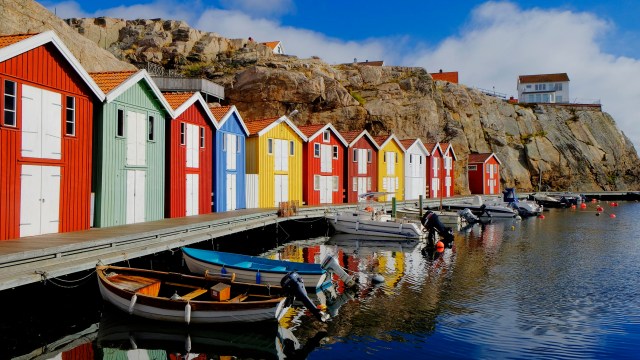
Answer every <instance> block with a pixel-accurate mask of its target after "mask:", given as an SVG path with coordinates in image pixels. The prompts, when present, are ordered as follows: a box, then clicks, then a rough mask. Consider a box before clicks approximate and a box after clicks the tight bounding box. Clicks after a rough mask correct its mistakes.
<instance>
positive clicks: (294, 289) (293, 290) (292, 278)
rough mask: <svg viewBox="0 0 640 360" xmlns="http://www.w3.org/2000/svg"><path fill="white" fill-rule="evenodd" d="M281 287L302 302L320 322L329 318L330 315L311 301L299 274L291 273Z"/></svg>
mask: <svg viewBox="0 0 640 360" xmlns="http://www.w3.org/2000/svg"><path fill="white" fill-rule="evenodd" d="M280 286H282V288H283V289H284V290H285V292H286V293H287V295H289V296H293V297H295V298H296V299H298V300H300V301H302V303H303V304H304V306H306V307H307V309H309V311H311V313H312V314H313V315H314V316H315V317H316V318H317V319H318V320H320V321H322V322H325V321H327V319H328V318H329V315H327V314H326V313H324V312H322V311H320V309H318V308H317V307H316V305H315V304H314V303H313V301H311V299H309V296H308V295H307V290H306V289H305V288H304V281H303V280H302V277H300V275H298V273H297V272H295V271H291V272H289V273H287V275H285V276H284V277H283V278H282V280H280Z"/></svg>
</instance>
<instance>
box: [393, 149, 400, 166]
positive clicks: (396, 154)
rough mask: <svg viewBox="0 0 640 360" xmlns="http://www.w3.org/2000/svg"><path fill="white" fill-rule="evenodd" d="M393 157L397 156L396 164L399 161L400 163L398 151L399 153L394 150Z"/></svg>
mask: <svg viewBox="0 0 640 360" xmlns="http://www.w3.org/2000/svg"><path fill="white" fill-rule="evenodd" d="M393 157H395V158H396V164H397V163H398V158H399V157H400V156H398V153H397V152H394V153H393Z"/></svg>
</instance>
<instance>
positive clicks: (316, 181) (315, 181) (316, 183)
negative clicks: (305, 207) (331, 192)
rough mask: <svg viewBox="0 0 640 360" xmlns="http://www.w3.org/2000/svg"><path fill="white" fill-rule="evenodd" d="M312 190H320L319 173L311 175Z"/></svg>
mask: <svg viewBox="0 0 640 360" xmlns="http://www.w3.org/2000/svg"><path fill="white" fill-rule="evenodd" d="M313 190H320V175H313Z"/></svg>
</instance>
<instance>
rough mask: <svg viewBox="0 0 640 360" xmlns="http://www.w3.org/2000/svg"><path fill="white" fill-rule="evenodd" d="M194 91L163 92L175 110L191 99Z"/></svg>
mask: <svg viewBox="0 0 640 360" xmlns="http://www.w3.org/2000/svg"><path fill="white" fill-rule="evenodd" d="M193 94H194V93H192V92H168V93H162V95H164V98H165V99H167V102H168V103H169V105H171V108H172V109H173V110H176V109H177V108H179V107H180V105H182V104H184V103H185V101H187V100H189V99H190V98H191V97H192V96H193Z"/></svg>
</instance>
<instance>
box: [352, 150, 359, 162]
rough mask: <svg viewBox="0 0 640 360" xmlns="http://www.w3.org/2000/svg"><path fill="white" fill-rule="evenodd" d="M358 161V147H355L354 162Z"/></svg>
mask: <svg viewBox="0 0 640 360" xmlns="http://www.w3.org/2000/svg"><path fill="white" fill-rule="evenodd" d="M357 161H358V149H353V162H357Z"/></svg>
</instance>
